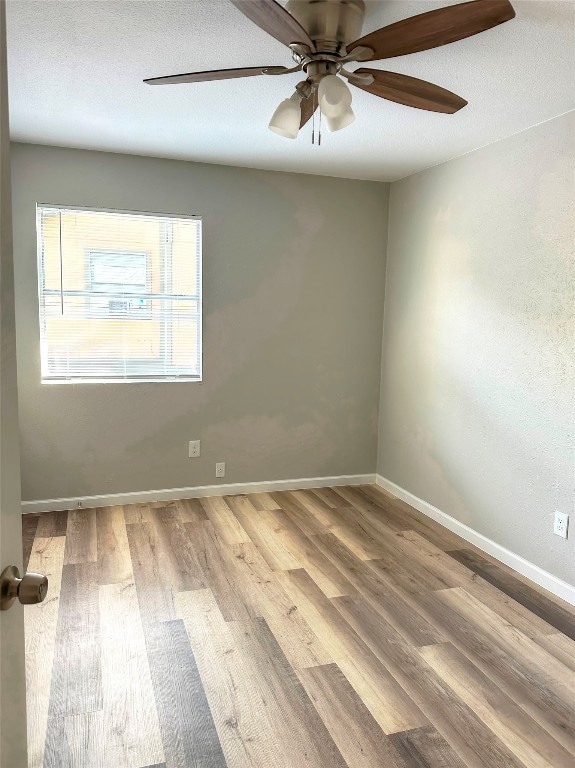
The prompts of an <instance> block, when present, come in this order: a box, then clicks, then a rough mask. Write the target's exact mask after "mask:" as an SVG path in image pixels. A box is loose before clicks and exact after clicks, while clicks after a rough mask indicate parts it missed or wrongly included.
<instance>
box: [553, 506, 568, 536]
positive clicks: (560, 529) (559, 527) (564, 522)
mask: <svg viewBox="0 0 575 768" xmlns="http://www.w3.org/2000/svg"><path fill="white" fill-rule="evenodd" d="M568 530H569V515H567V514H566V513H565V512H555V524H554V525H553V533H556V534H557V536H561V538H563V539H566V538H567V532H568Z"/></svg>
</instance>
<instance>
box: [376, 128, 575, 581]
mask: <svg viewBox="0 0 575 768" xmlns="http://www.w3.org/2000/svg"><path fill="white" fill-rule="evenodd" d="M574 198H575V113H570V114H569V115H565V116H562V117H560V118H557V119H555V120H553V121H550V122H547V123H544V124H542V125H539V126H537V127H535V128H532V129H530V130H528V131H525V132H523V133H521V134H518V135H516V136H512V137H510V138H509V139H506V140H504V141H501V142H498V143H496V144H492V145H491V146H488V147H485V148H483V149H480V150H478V151H476V152H474V153H472V154H470V155H467V156H465V157H461V158H458V159H456V160H452V161H451V162H449V163H446V164H444V165H441V166H438V167H436V168H432V169H430V170H428V171H424V172H422V173H419V174H417V175H415V176H412V177H410V178H408V179H405V180H403V181H399V182H396V183H394V184H392V187H391V198H390V229H389V243H388V259H387V280H386V296H387V298H386V305H385V321H384V339H383V363H382V389H381V408H380V440H379V455H378V472H379V473H380V474H381V475H383V476H384V477H386V478H388V479H389V480H391V481H393V482H394V483H397V484H398V485H400V486H402V487H403V488H405V489H406V490H408V491H410V492H411V493H414V494H415V495H416V496H419V497H420V498H422V499H424V500H425V501H427V502H429V503H431V504H433V505H435V506H436V507H439V509H441V510H443V511H444V512H446V513H448V514H449V515H452V516H453V517H455V518H457V519H458V520H461V521H462V522H464V523H466V524H468V525H470V526H471V527H472V528H474V529H475V530H477V531H479V532H480V533H483V534H484V535H486V536H488V537H489V538H491V539H493V540H494V541H496V542H498V543H499V544H502V545H503V546H505V547H508V548H509V549H510V550H512V551H514V552H516V553H518V554H520V555H522V556H524V557H525V558H527V559H528V560H530V561H532V562H533V563H536V564H538V565H540V566H541V567H543V568H545V569H547V570H549V571H550V572H552V573H554V574H556V575H557V576H559V577H560V578H564V579H565V580H566V581H568V582H570V583H571V584H573V583H575V506H574V501H575V436H574V433H575V254H574V245H575V210H574V202H575V201H574ZM556 509H559V510H562V511H564V512H568V513H570V515H571V523H572V531H571V537H570V540H569V541H564V540H563V539H560V538H558V537H557V536H555V535H554V534H553V514H554V510H556Z"/></svg>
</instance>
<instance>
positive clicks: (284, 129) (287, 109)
mask: <svg viewBox="0 0 575 768" xmlns="http://www.w3.org/2000/svg"><path fill="white" fill-rule="evenodd" d="M301 100H302V96H301V94H300V93H298V91H296V92H295V93H294V94H293V96H290V98H289V99H284V100H283V101H282V103H281V104H280V105H279V107H278V108H277V109H276V111H275V112H274V114H273V117H272V119H271V120H270V124H269V126H268V127H269V129H270V131H273V132H274V133H277V134H278V136H283V137H284V138H285V139H295V138H297V135H298V133H299V126H300V123H301Z"/></svg>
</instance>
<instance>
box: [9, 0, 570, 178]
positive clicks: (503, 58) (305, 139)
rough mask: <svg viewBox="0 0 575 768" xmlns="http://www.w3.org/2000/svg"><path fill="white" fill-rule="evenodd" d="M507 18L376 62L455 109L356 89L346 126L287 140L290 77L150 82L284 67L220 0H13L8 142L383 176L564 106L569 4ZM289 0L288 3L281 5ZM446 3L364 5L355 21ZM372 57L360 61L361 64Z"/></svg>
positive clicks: (398, 0) (383, 20)
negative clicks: (284, 111) (460, 100)
mask: <svg viewBox="0 0 575 768" xmlns="http://www.w3.org/2000/svg"><path fill="white" fill-rule="evenodd" d="M512 2H513V5H514V7H515V9H516V11H517V17H516V18H515V19H514V20H512V21H510V22H507V23H506V24H502V25H500V26H499V27H496V28H495V29H492V30H489V31H487V32H484V33H483V34H480V35H477V36H475V37H471V38H468V39H466V40H462V41H459V42H457V43H452V44H451V45H448V46H444V47H442V48H436V49H434V50H432V51H428V52H423V53H417V54H412V55H410V56H402V57H398V58H395V59H389V60H387V61H385V62H378V63H376V64H375V65H374V66H377V67H379V68H380V69H389V70H393V71H397V72H402V73H405V74H407V75H412V76H415V77H419V78H422V79H425V80H430V81H431V82H434V83H437V84H438V85H441V86H443V87H445V88H448V89H449V90H452V91H455V92H456V93H458V94H459V95H461V96H463V97H464V98H466V99H467V100H468V101H469V105H468V106H467V107H465V108H464V109H463V110H461V112H459V113H458V114H456V115H443V114H434V113H432V112H425V111H422V110H417V109H411V108H409V107H404V106H401V105H398V104H393V103H391V102H389V101H384V100H383V99H378V98H377V97H375V96H372V95H370V94H367V93H365V92H363V91H360V90H359V89H353V91H354V101H353V107H354V110H355V113H356V115H357V120H356V122H355V123H354V124H353V125H352V126H350V127H349V128H346V129H345V130H343V131H340V132H338V133H334V134H330V133H327V131H325V132H324V134H323V137H322V145H321V147H317V146H312V145H311V126H310V125H308V126H307V127H306V128H305V129H304V130H303V131H302V132H301V133H300V136H299V137H298V139H296V140H295V141H290V140H287V139H283V138H280V137H279V136H277V135H275V134H273V133H271V131H269V130H268V129H267V123H268V122H269V119H270V117H271V114H272V113H273V111H274V109H275V107H276V106H277V104H278V103H279V102H280V101H281V100H282V99H283V98H286V97H287V96H289V95H290V94H291V92H292V88H293V85H294V84H295V83H296V82H298V80H300V79H301V73H298V74H294V75H286V76H283V77H266V76H262V77H254V78H247V79H244V80H230V81H217V82H211V83H200V84H194V85H190V84H186V85H172V86H162V87H150V86H147V85H145V84H143V83H142V80H143V78H145V77H156V76H160V75H168V74H175V73H180V72H190V71H193V70H202V69H221V68H227V67H240V66H255V65H273V64H283V65H286V66H290V64H291V58H290V52H289V50H288V49H287V48H285V47H284V46H282V45H281V44H280V43H278V42H277V41H276V40H274V39H273V38H271V37H269V36H268V35H266V34H265V33H264V32H263V31H261V30H260V29H259V28H258V27H256V26H254V25H253V24H252V23H251V22H249V21H248V20H247V19H246V18H245V17H243V16H242V15H241V14H240V13H239V12H238V11H237V10H236V8H235V7H234V6H233V5H232V4H231V3H230V2H228V0H186V1H185V2H181V1H180V0H143V2H142V1H141V0H96V1H94V0H9V2H8V54H9V85H10V118H11V125H12V136H13V138H14V139H15V140H17V141H24V142H34V143H40V144H54V145H59V146H69V147H83V148H88V149H100V150H109V151H114V152H126V153H132V154H141V155H152V156H158V157H172V158H182V159H187V160H197V161H200V162H213V163H225V164H229V165H239V166H249V167H255V168H267V169H274V170H282V171H298V172H305V173H317V174H325V175H329V176H342V177H352V178H361V179H374V180H383V181H390V180H395V179H398V178H402V177H404V176H407V175H409V174H412V173H415V172H416V171H419V170H421V169H423V168H427V167H429V166H432V165H436V164H437V163H441V162H444V161H445V160H448V159H450V158H452V157H456V156H458V155H461V154H464V153H466V152H469V151H471V150H473V149H476V148H477V147H480V146H484V145H485V144H489V143H491V142H493V141H497V140H498V139H500V138H503V137H505V136H509V135H510V134H513V133H517V132H518V131H522V130H524V129H526V128H528V127H530V126H532V125H535V124H536V123H539V122H542V121H545V120H548V119H550V118H552V117H555V116H557V115H560V114H562V113H564V112H567V111H570V110H572V109H573V108H575V2H570V1H569V0H562V1H561V2H552V1H551V0H528V1H527V2H525V0H512ZM284 4H285V3H284ZM453 4H455V3H454V2H453V0H424V1H423V2H422V1H421V0H413V1H412V0H389V1H386V0H368V2H367V6H368V11H367V15H366V22H365V27H364V32H367V31H371V30H373V29H377V28H378V27H381V26H384V25H386V24H390V23H392V22H394V21H397V20H399V19H401V18H406V17H408V16H412V15H414V14H417V13H423V12H424V11H428V10H432V9H434V8H438V7H441V6H445V5H453ZM368 66H370V65H368Z"/></svg>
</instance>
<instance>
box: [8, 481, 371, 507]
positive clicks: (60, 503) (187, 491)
mask: <svg viewBox="0 0 575 768" xmlns="http://www.w3.org/2000/svg"><path fill="white" fill-rule="evenodd" d="M372 483H375V475H374V474H371V475H337V476H335V477H302V478H299V479H297V480H264V481H262V482H256V483H227V484H220V485H197V486H195V487H193V488H164V489H162V490H159V491H134V492H132V493H109V494H102V495H101V496H74V497H73V498H68V499H42V500H39V501H23V502H22V512H23V513H31V512H54V511H57V510H66V509H78V507H80V508H82V509H84V508H86V509H90V508H93V507H113V506H115V505H116V504H146V503H149V502H152V501H170V500H172V499H198V498H201V497H203V496H234V495H236V494H239V493H269V492H270V491H295V490H297V489H300V488H329V487H334V486H337V485H370V484H372Z"/></svg>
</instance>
